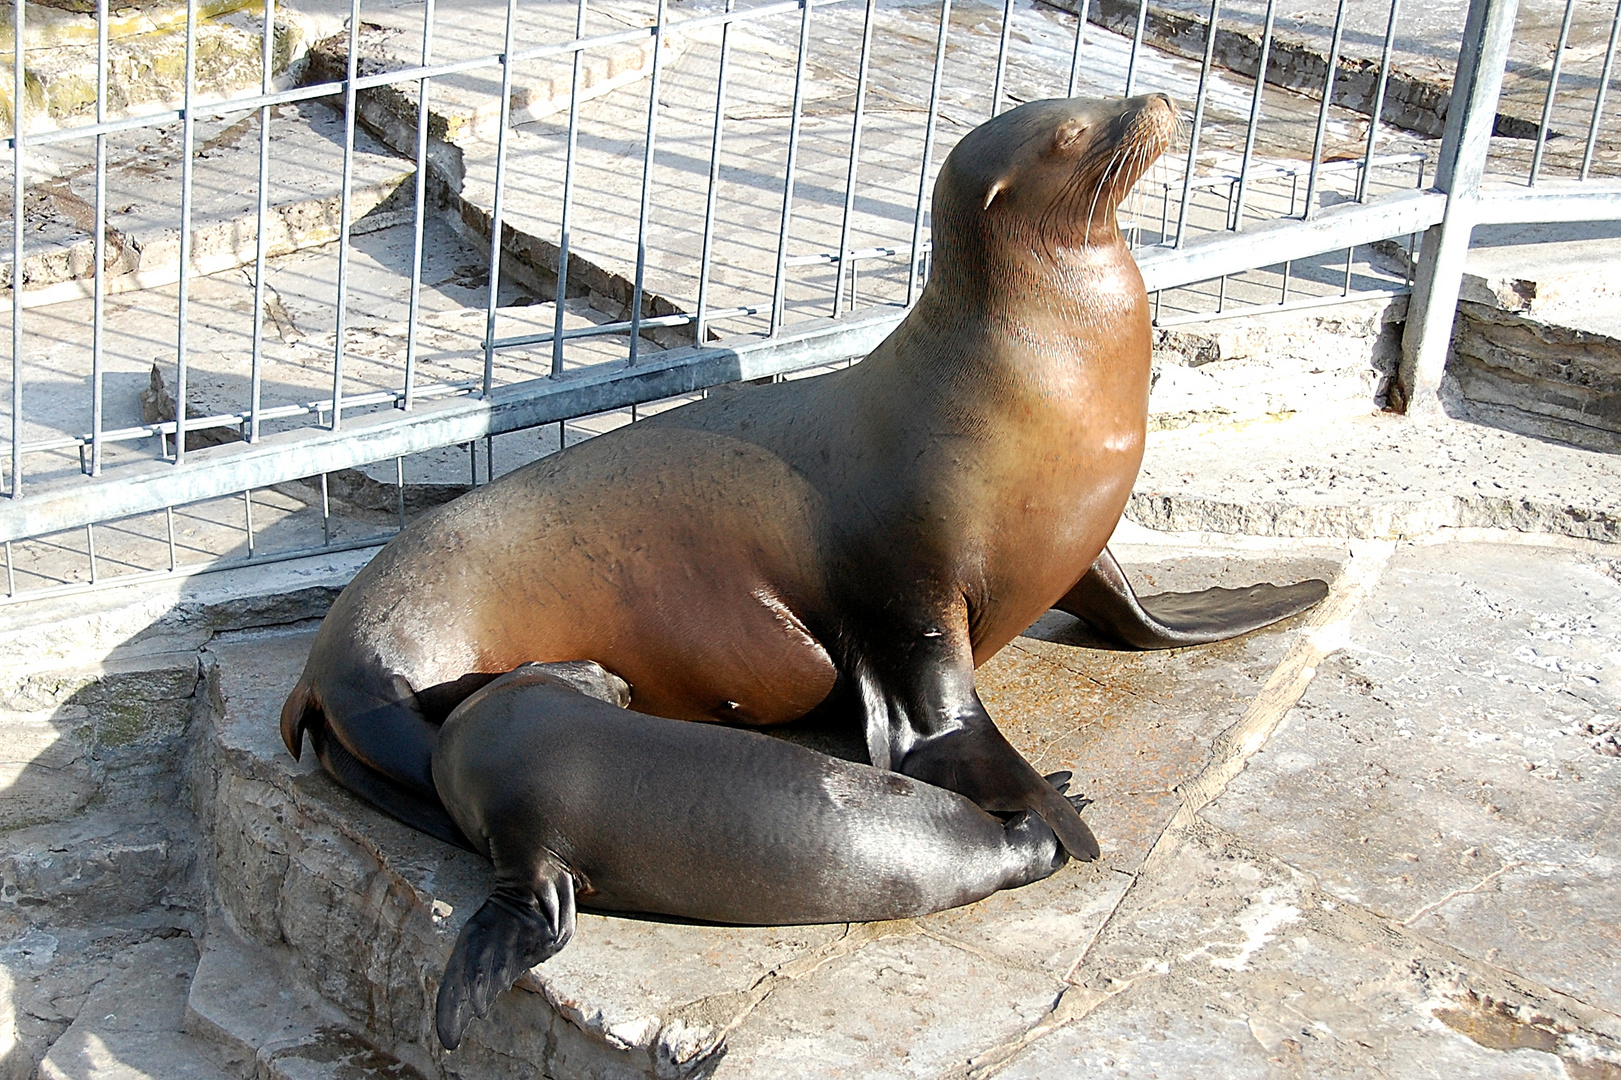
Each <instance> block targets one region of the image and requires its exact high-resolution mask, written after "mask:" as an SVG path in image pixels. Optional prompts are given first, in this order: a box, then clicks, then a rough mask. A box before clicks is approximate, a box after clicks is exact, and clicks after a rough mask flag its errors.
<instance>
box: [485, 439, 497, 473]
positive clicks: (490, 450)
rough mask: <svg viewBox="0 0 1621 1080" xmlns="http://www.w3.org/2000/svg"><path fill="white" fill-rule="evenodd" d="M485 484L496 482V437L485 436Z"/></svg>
mask: <svg viewBox="0 0 1621 1080" xmlns="http://www.w3.org/2000/svg"><path fill="white" fill-rule="evenodd" d="M484 482H485V483H486V484H490V483H494V482H495V436H494V435H486V436H484Z"/></svg>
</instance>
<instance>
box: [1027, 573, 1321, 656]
mask: <svg viewBox="0 0 1621 1080" xmlns="http://www.w3.org/2000/svg"><path fill="white" fill-rule="evenodd" d="M1327 595H1328V582H1326V581H1321V580H1319V579H1317V578H1311V579H1309V580H1306V581H1301V582H1297V583H1295V584H1293V585H1281V586H1280V585H1251V586H1250V587H1249V588H1247V589H1221V588H1216V589H1206V590H1204V591H1203V592H1195V593H1160V594H1159V595H1157V596H1149V597H1138V596H1137V594H1136V593H1135V592H1133V591H1132V588H1131V582H1129V581H1127V580H1126V574H1125V571H1123V570H1121V569H1120V564H1119V563H1117V562H1115V561H1114V556H1113V555H1111V554H1109V551H1108V549H1107V548H1105V549H1104V551H1103V554H1102V555H1099V556H1098V560H1097V562H1095V563H1093V564H1092V569H1090V570H1088V571H1087V573H1086V576H1085V577H1083V578H1081V580H1080V581H1079V582H1078V583H1077V584H1076V585H1075V587H1074V588H1073V589H1071V590H1070V591H1069V592H1068V593H1066V594H1065V595H1064V598H1063V599H1062V600H1060V601H1058V603H1056V604H1054V605H1053V606H1054V607H1056V608H1057V609H1058V610H1059V611H1065V612H1068V613H1069V614H1071V615H1073V616H1075V617H1076V618H1077V619H1080V620H1081V621H1082V622H1084V623H1086V624H1087V625H1088V626H1090V627H1091V628H1092V629H1093V630H1095V631H1096V632H1097V633H1098V634H1099V635H1100V636H1102V637H1104V638H1106V639H1107V640H1109V641H1111V642H1114V643H1116V644H1118V645H1123V646H1126V647H1128V648H1133V649H1175V648H1180V647H1181V646H1184V645H1204V644H1207V643H1208V642H1212V641H1224V640H1226V639H1227V638H1233V637H1238V636H1239V635H1240V634H1247V633H1249V632H1250V631H1251V630H1259V629H1260V628H1261V627H1263V626H1269V625H1271V624H1272V623H1275V622H1277V621H1278V620H1280V619H1287V618H1288V617H1289V616H1291V615H1298V614H1299V613H1300V612H1302V611H1305V610H1306V609H1307V608H1309V607H1312V606H1313V605H1315V604H1317V603H1320V602H1321V601H1322V599H1323V598H1324V597H1325V596H1327Z"/></svg>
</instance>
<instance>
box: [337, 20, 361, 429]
mask: <svg viewBox="0 0 1621 1080" xmlns="http://www.w3.org/2000/svg"><path fill="white" fill-rule="evenodd" d="M359 65H360V0H349V63H348V67H347V68H346V70H345V74H344V84H343V186H342V188H341V189H339V192H338V318H337V325H336V329H335V333H334V342H333V346H332V430H333V431H337V430H338V428H340V427H342V426H343V361H344V352H345V350H346V348H347V342H346V341H345V340H344V339H345V338H346V337H348V334H349V226H350V223H351V214H352V211H351V209H350V206H349V195H350V192H351V191H352V190H353V186H354V177H355V112H356V111H357V108H358V106H357V102H356V90H355V78H356V76H357V75H358V74H359Z"/></svg>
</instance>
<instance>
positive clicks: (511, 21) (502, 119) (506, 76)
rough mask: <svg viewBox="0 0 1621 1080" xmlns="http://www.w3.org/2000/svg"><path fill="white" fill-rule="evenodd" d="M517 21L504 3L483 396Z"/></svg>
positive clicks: (512, 0)
mask: <svg viewBox="0 0 1621 1080" xmlns="http://www.w3.org/2000/svg"><path fill="white" fill-rule="evenodd" d="M517 21H518V0H507V29H506V37H505V40H504V43H503V44H502V46H501V101H500V107H499V110H498V113H499V120H498V127H497V128H496V135H495V195H494V199H493V201H492V202H491V204H490V278H489V281H490V290H489V296H488V297H487V298H486V300H485V306H484V383H483V387H484V390H483V392H484V395H485V396H486V397H488V396H489V393H490V387H491V385H492V384H493V383H494V381H495V313H496V310H497V308H498V306H499V303H500V295H501V233H502V230H503V229H504V228H505V224H504V222H503V219H502V206H501V203H502V199H503V197H504V195H505V194H506V186H507V183H506V180H507V128H508V127H509V126H510V124H511V121H512V40H513V31H514V28H515V26H516V24H517Z"/></svg>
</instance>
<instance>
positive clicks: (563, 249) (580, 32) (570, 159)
mask: <svg viewBox="0 0 1621 1080" xmlns="http://www.w3.org/2000/svg"><path fill="white" fill-rule="evenodd" d="M730 2H731V0H728V3H730ZM585 4H586V0H579V3H578V4H576V5H575V8H574V40H575V41H578V40H580V38H582V37H584V36H585ZM725 34H726V29H722V30H721V36H722V38H723V39H724V37H725ZM723 47H724V46H723ZM584 63H585V53H584V51H583V50H581V49H575V50H574V70H573V73H572V74H571V75H570V76H569V90H568V149H567V151H566V152H565V153H564V156H563V210H562V215H561V217H560V219H559V221H558V226H557V295H556V303H555V304H554V305H553V307H554V309H555V310H554V311H553V312H552V374H553V375H561V374H562V373H563V314H564V308H563V302H564V301H565V300H567V299H568V253H569V241H570V239H571V238H572V237H571V235H570V230H571V226H572V224H573V221H572V219H573V216H574V152H575V150H577V149H578V148H579V143H580V67H581V65H583V64H584ZM700 344H701V341H700Z"/></svg>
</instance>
